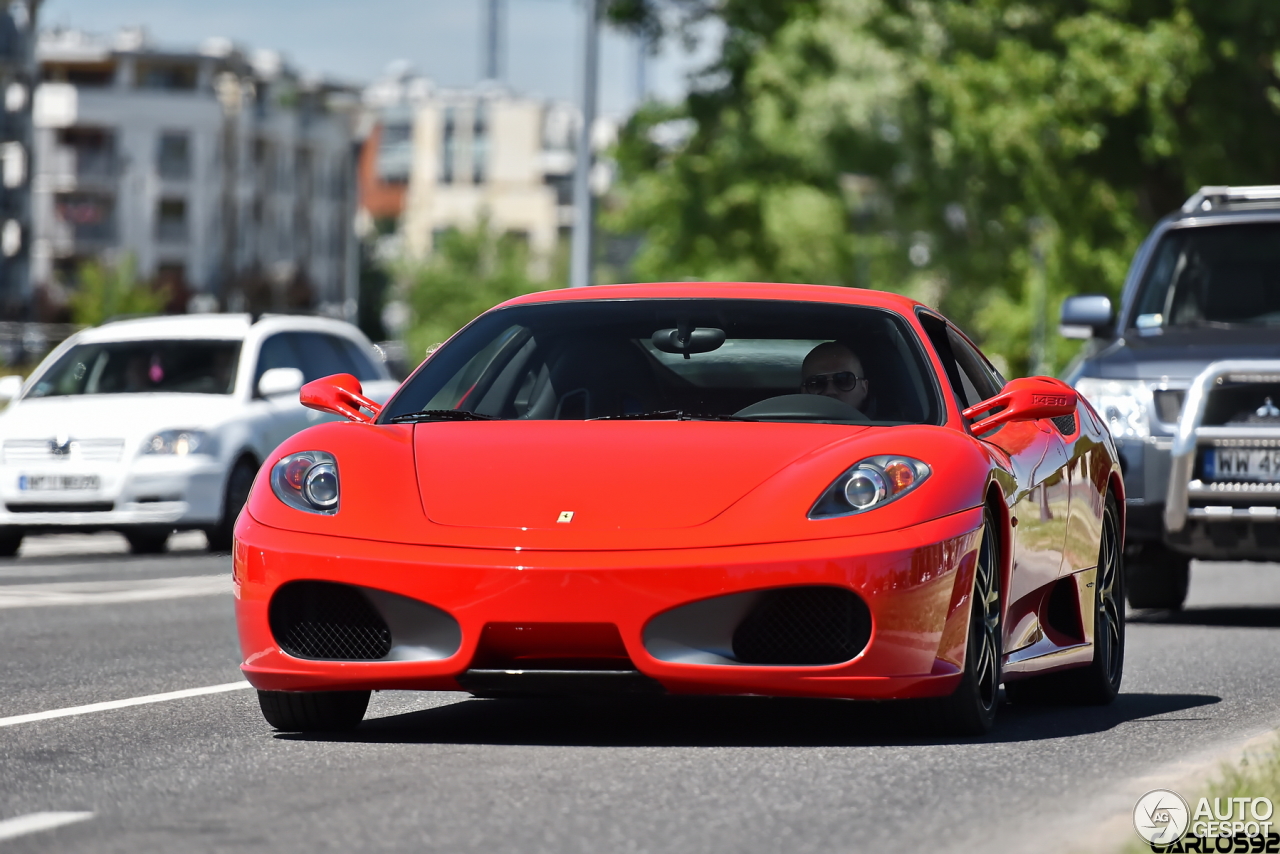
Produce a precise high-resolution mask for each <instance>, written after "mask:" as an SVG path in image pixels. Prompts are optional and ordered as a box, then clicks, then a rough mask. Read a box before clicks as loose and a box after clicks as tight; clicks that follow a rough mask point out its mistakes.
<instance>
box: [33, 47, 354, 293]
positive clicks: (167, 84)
mask: <svg viewBox="0 0 1280 854" xmlns="http://www.w3.org/2000/svg"><path fill="white" fill-rule="evenodd" d="M37 57H38V60H39V64H40V67H41V72H42V82H41V83H40V86H39V88H38V89H37V91H36V101H35V125H36V140H35V165H36V171H35V181H34V186H33V206H34V242H33V252H32V281H33V283H34V284H36V285H37V286H38V285H47V286H49V287H52V288H53V289H55V290H57V289H59V288H61V289H66V288H70V287H74V278H75V271H76V270H77V268H78V267H79V265H81V264H83V263H84V262H86V261H89V260H103V261H107V262H108V263H112V262H119V261H120V260H121V259H123V258H124V257H125V256H132V258H133V259H134V261H135V263H136V265H137V268H136V269H137V274H138V276H139V278H141V279H144V280H151V281H156V282H158V283H161V284H162V285H164V286H167V287H169V288H171V289H173V290H175V291H177V292H179V293H180V294H181V295H182V297H183V301H184V302H187V301H188V300H187V298H189V300H190V302H189V304H190V305H191V307H193V308H201V309H205V308H212V307H214V306H215V305H220V306H222V307H224V308H229V309H232V310H239V309H244V308H249V309H304V310H305V309H319V310H322V311H326V312H327V313H331V314H339V315H345V314H353V313H354V300H355V275H354V274H355V269H354V245H353V236H352V219H353V215H354V211H355V187H354V175H353V166H354V148H353V129H352V115H351V112H352V108H353V107H354V106H355V105H354V102H353V100H352V99H350V98H349V97H347V95H348V93H346V92H345V91H343V90H338V89H335V88H333V87H325V86H323V85H320V84H315V83H308V82H305V81H303V80H302V79H301V78H300V77H299V76H298V75H297V74H296V73H294V72H293V71H292V70H291V69H289V68H288V67H287V66H285V65H284V64H283V63H282V62H281V61H280V60H279V57H278V56H275V55H273V54H269V53H260V54H258V55H256V56H254V57H248V56H246V55H245V54H244V53H243V52H241V51H239V50H236V49H234V48H233V47H232V46H231V45H229V44H227V43H224V42H211V43H209V44H207V45H206V46H205V48H204V49H203V50H201V51H196V52H182V51H165V50H161V49H158V48H156V47H154V46H152V45H150V44H149V43H148V42H147V41H146V40H145V38H143V37H142V35H141V34H140V33H136V32H134V33H130V32H124V33H122V34H121V35H120V36H117V38H116V39H115V40H113V41H110V42H108V41H104V40H99V39H93V38H89V37H87V36H85V35H84V34H81V33H78V32H74V31H71V32H67V31H63V32H54V33H47V34H45V35H44V36H43V37H42V39H41V41H40V43H39V46H38V49H37ZM344 98H346V100H344Z"/></svg>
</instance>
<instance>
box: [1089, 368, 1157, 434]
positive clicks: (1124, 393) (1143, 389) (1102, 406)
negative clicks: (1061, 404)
mask: <svg viewBox="0 0 1280 854" xmlns="http://www.w3.org/2000/svg"><path fill="white" fill-rule="evenodd" d="M1076 391H1077V392H1079V393H1080V395H1081V396H1082V397H1083V398H1084V399H1085V400H1087V401H1089V403H1090V404H1092V406H1093V408H1094V409H1096V410H1097V411H1098V414H1099V415H1101V416H1102V420H1103V421H1105V422H1106V424H1107V427H1108V428H1109V429H1110V430H1111V435H1112V436H1113V437H1115V438H1116V439H1145V438H1147V437H1148V436H1150V435H1151V422H1150V417H1149V415H1148V413H1149V412H1150V411H1151V389H1149V388H1147V385H1146V383H1144V382H1142V381H1141V380H1101V379H1095V378H1093V377H1083V378H1081V379H1079V380H1077V381H1076Z"/></svg>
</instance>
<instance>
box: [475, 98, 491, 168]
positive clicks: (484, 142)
mask: <svg viewBox="0 0 1280 854" xmlns="http://www.w3.org/2000/svg"><path fill="white" fill-rule="evenodd" d="M488 169H489V107H488V105H487V104H485V102H484V101H480V102H478V103H477V104H476V119H475V123H474V124H473V125H472V131H471V172H472V175H471V177H472V181H473V182H474V183H476V184H483V183H484V182H485V180H486V178H487V176H488Z"/></svg>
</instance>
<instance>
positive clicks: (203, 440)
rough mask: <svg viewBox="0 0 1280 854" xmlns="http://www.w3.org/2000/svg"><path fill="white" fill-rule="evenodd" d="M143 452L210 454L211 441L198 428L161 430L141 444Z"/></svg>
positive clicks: (211, 451) (180, 454) (179, 455)
mask: <svg viewBox="0 0 1280 854" xmlns="http://www.w3.org/2000/svg"><path fill="white" fill-rule="evenodd" d="M142 453H144V454H172V455H174V456H178V457H185V456H186V455H187V454H212V453H213V442H212V441H211V439H210V437H209V434H208V433H204V432H202V431H200V430H161V431H160V432H159V433H157V434H155V435H154V436H152V437H151V438H150V439H148V440H147V441H146V442H144V443H143V445H142Z"/></svg>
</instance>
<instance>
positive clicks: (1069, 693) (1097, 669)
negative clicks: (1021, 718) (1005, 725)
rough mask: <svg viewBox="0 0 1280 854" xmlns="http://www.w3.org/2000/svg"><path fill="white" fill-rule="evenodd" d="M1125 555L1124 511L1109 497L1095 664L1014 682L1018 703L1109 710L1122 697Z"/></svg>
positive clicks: (1096, 598) (1009, 690) (1012, 694)
mask: <svg viewBox="0 0 1280 854" xmlns="http://www.w3.org/2000/svg"><path fill="white" fill-rule="evenodd" d="M1124 586H1125V572H1124V552H1123V550H1122V549H1121V546H1120V511H1119V509H1118V507H1117V505H1116V500H1115V498H1114V497H1113V496H1111V495H1110V494H1108V495H1107V503H1106V508H1105V510H1104V511H1103V516H1102V537H1101V539H1100V540H1099V543H1098V568H1097V572H1096V573H1095V575H1094V579H1093V661H1091V662H1090V663H1089V664H1088V665H1087V666H1085V667H1078V668H1074V669H1072V670H1064V671H1061V672H1059V673H1048V674H1045V675H1044V676H1034V677H1031V678H1030V679H1023V680H1021V681H1018V682H1012V683H1010V684H1008V685H1006V686H1005V694H1006V696H1007V697H1008V698H1009V700H1011V701H1012V702H1015V703H1057V704H1063V705H1077V706H1105V705H1107V704H1108V703H1110V702H1111V701H1113V700H1114V699H1115V698H1116V695H1117V694H1119V693H1120V682H1121V680H1122V679H1123V678H1124V638H1125V620H1124Z"/></svg>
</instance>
